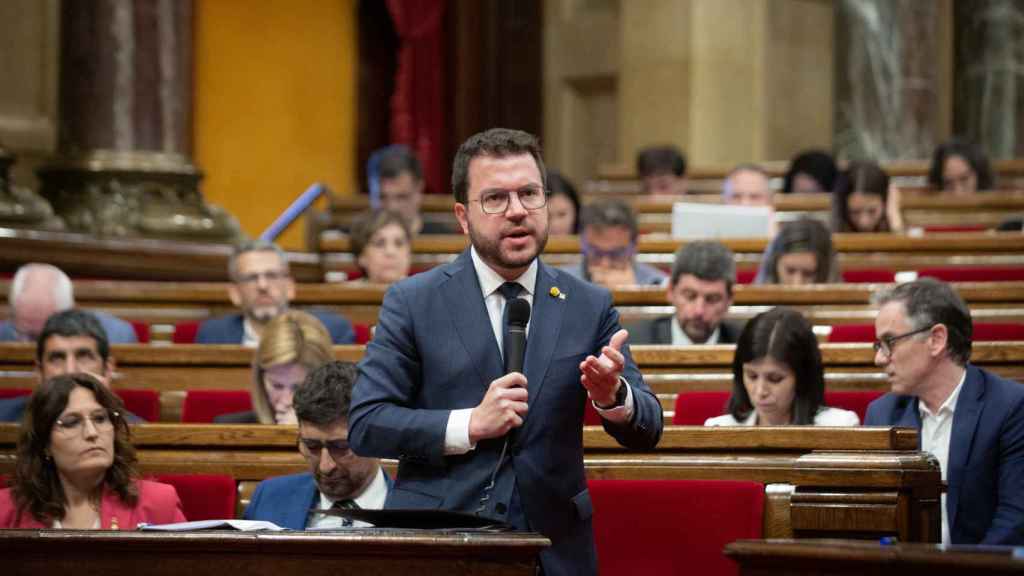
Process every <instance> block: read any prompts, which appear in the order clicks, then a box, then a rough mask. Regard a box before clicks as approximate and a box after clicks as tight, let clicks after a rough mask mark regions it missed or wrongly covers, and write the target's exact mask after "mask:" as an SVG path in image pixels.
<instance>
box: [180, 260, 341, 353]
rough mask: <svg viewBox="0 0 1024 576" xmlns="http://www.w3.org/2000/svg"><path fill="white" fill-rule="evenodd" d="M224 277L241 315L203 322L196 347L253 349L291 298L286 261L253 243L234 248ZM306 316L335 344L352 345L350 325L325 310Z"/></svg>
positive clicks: (291, 284) (291, 285)
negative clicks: (325, 332)
mask: <svg viewBox="0 0 1024 576" xmlns="http://www.w3.org/2000/svg"><path fill="white" fill-rule="evenodd" d="M228 274H229V275H230V277H231V285H229V286H228V296H229V297H230V298H231V302H232V303H233V304H234V305H235V306H238V307H239V308H241V309H242V312H241V313H240V314H228V315H226V316H220V317H218V318H210V319H208V320H204V321H203V323H202V324H200V325H199V332H198V333H197V334H196V343H197V344H242V345H244V346H249V347H253V348H254V347H256V345H257V344H259V341H260V333H261V332H262V331H263V327H264V326H266V325H267V323H268V322H270V321H271V320H273V319H274V317H275V316H277V315H278V314H280V313H282V312H284V311H285V310H287V309H288V305H289V303H290V302H291V300H292V299H293V298H295V281H294V280H293V279H292V277H291V274H290V273H289V271H288V259H287V257H286V256H285V253H284V251H283V250H281V248H280V247H278V246H277V245H276V244H274V243H272V242H267V241H266V240H253V241H250V242H246V243H244V244H241V245H239V246H236V247H235V251H234V253H233V254H232V255H231V259H230V260H229V261H228ZM306 312H309V313H310V314H312V315H313V316H316V318H317V320H320V322H321V323H323V325H324V327H325V328H327V331H328V332H329V333H330V334H331V341H332V342H334V343H335V344H351V343H352V342H353V341H355V332H354V331H353V330H352V324H351V323H349V321H348V320H346V319H345V318H342V317H341V316H339V315H337V314H334V313H333V312H328V311H326V310H306Z"/></svg>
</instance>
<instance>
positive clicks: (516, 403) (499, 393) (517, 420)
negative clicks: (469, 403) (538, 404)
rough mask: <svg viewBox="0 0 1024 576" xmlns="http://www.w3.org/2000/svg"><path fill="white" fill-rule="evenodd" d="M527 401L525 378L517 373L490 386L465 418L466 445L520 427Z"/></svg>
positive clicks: (504, 377) (506, 376)
mask: <svg viewBox="0 0 1024 576" xmlns="http://www.w3.org/2000/svg"><path fill="white" fill-rule="evenodd" d="M528 397H529V393H528V392H527V390H526V376H523V375H522V374H520V373H519V372H512V373H511V374H506V375H504V376H502V377H501V378H498V379H497V380H495V381H493V382H491V385H490V386H489V387H488V388H487V394H485V395H484V399H483V400H481V401H480V404H479V405H478V406H477V407H476V408H473V411H472V412H471V413H470V415H469V441H470V442H472V443H473V444H476V443H477V442H479V441H480V440H485V439H487V438H497V437H499V436H502V435H504V434H505V433H506V432H508V431H509V430H510V429H512V428H518V427H520V426H522V425H523V416H525V415H526V411H527V409H528V407H527V405H526V400H527V398H528Z"/></svg>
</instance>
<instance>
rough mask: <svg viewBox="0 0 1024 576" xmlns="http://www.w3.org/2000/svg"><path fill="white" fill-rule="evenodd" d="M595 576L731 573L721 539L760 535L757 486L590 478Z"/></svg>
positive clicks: (716, 575) (761, 509)
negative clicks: (595, 556)
mask: <svg viewBox="0 0 1024 576" xmlns="http://www.w3.org/2000/svg"><path fill="white" fill-rule="evenodd" d="M588 485H589V487H590V499H591V502H592V503H593V506H594V517H593V518H594V520H593V525H594V540H595V543H596V545H597V558H598V568H599V572H600V573H601V574H602V575H603V576H610V575H611V576H614V575H620V574H621V575H627V574H628V575H632V574H687V575H688V574H701V575H710V576H719V575H735V574H738V566H737V565H736V564H734V563H733V562H732V561H730V560H729V559H727V558H726V557H725V556H724V555H723V554H722V549H723V548H724V547H725V545H726V544H728V543H730V542H733V541H735V540H738V539H741V538H760V537H761V527H762V523H763V519H764V486H763V485H761V484H760V483H758V482H740V481H731V480H590V481H588Z"/></svg>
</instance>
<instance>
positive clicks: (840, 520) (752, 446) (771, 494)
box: [0, 424, 940, 542]
mask: <svg viewBox="0 0 1024 576" xmlns="http://www.w3.org/2000/svg"><path fill="white" fill-rule="evenodd" d="M16 439H17V427H16V425H13V424H0V474H12V473H13V471H14V447H15V442H16ZM295 439H296V429H295V427H294V426H258V425H253V426H228V425H219V426H218V425H175V424H145V425H138V426H134V427H133V439H132V441H133V444H134V445H135V447H136V449H137V452H138V457H139V468H140V470H141V471H142V472H143V473H144V474H188V473H198V474H230V475H231V476H233V477H234V478H235V480H236V481H237V482H238V483H239V494H240V495H241V497H240V502H239V510H240V511H241V510H243V509H244V507H245V505H246V504H247V503H248V498H249V496H250V495H251V494H252V491H253V490H254V489H255V486H256V484H257V483H258V482H259V481H260V480H263V479H264V478H267V477H269V476H277V475H282V474H294V473H297V472H302V471H305V470H306V469H307V464H306V462H305V461H304V459H303V458H302V456H301V455H300V454H299V452H298V450H297V448H296V445H295ZM583 442H584V451H585V453H584V466H585V469H586V473H587V476H588V478H612V479H700V480H719V479H720V480H750V481H754V482H760V483H763V484H766V485H772V486H771V487H770V488H766V492H767V493H766V499H765V514H764V534H765V536H766V537H774V538H791V537H799V538H806V537H835V536H842V537H860V538H876V539H877V538H878V537H881V536H893V535H896V536H899V538H900V539H901V540H902V541H924V542H927V541H932V542H934V541H937V540H938V538H939V531H940V524H939V515H938V510H939V508H938V507H939V485H940V475H939V468H938V463H937V461H936V460H935V459H934V458H932V457H931V456H930V455H928V454H925V453H922V452H918V451H917V431H916V430H910V429H898V428H883V427H879V428H866V427H865V428H819V427H812V426H800V427H782V428H761V427H758V428H731V429H726V428H703V427H687V426H667V427H666V428H665V431H664V434H663V436H662V439H661V442H660V444H659V447H658V448H657V449H656V450H654V451H650V452H642V453H636V452H629V451H627V450H625V449H624V448H622V447H620V446H618V445H617V444H616V443H615V442H614V440H612V439H611V438H610V437H609V436H608V435H607V434H606V433H605V432H604V430H603V429H602V428H600V427H589V426H588V427H586V428H585V429H584V431H583ZM385 467H387V468H388V469H390V470H391V471H394V467H395V462H391V461H387V462H385Z"/></svg>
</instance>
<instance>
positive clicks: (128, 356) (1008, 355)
mask: <svg viewBox="0 0 1024 576" xmlns="http://www.w3.org/2000/svg"><path fill="white" fill-rule="evenodd" d="M821 349H822V360H823V362H824V366H825V382H826V386H828V388H829V389H830V390H885V389H887V387H888V385H887V383H886V380H885V375H884V373H882V372H881V371H880V370H879V369H878V368H877V367H876V366H875V365H874V351H873V350H872V348H871V345H870V344H822V345H821ZM631 350H632V353H633V356H634V358H635V359H636V362H637V364H638V366H639V367H640V370H641V371H642V373H643V375H644V380H645V381H646V382H647V384H648V385H649V386H650V387H651V389H652V390H653V391H654V393H655V394H657V396H658V398H659V400H660V401H661V403H662V407H663V408H664V410H665V411H666V413H667V414H668V415H669V416H671V413H672V411H673V410H674V406H675V399H676V395H677V394H678V393H679V392H681V391H699V390H730V389H731V387H732V359H733V353H734V347H733V346H731V345H717V346H683V347H675V346H633V347H632V348H631ZM363 351H364V348H363V347H362V346H336V347H334V354H335V357H336V358H338V359H339V360H348V361H352V362H356V361H358V360H359V359H360V358H362V355H363ZM252 353H253V351H252V349H249V348H244V347H242V346H229V345H216V346H214V345H177V346H165V347H161V346H145V345H122V346H114V347H113V350H112V354H113V355H114V357H115V360H116V362H117V373H116V375H115V378H114V382H113V386H114V387H118V388H133V389H149V390H156V391H158V392H159V393H160V403H161V421H163V422H177V421H179V420H180V418H181V406H182V403H183V402H184V398H185V392H186V391H187V390H223V389H227V390H246V389H248V387H249V383H250V379H251V377H252V368H251V362H252ZM971 359H972V362H974V363H975V364H976V365H978V366H981V367H983V368H986V369H989V370H992V371H993V372H995V373H997V374H1000V375H1002V376H1005V377H1007V378H1013V379H1015V380H1018V381H1020V380H1024V342H977V343H975V344H974V347H973V353H972V356H971ZM34 362H35V348H34V346H32V345H30V344H18V343H3V344H0V388H31V387H33V386H34V384H35V381H36V374H35V372H34Z"/></svg>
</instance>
